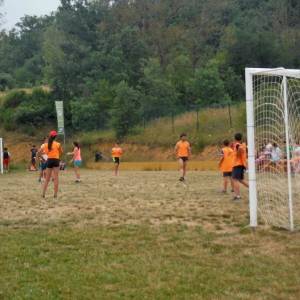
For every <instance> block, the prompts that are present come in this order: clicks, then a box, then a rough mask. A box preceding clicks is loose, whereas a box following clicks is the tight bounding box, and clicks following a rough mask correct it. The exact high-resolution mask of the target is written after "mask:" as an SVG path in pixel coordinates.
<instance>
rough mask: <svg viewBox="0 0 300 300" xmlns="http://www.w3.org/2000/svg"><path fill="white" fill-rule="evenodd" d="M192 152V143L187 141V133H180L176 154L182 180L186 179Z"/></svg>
mask: <svg viewBox="0 0 300 300" xmlns="http://www.w3.org/2000/svg"><path fill="white" fill-rule="evenodd" d="M191 154H192V150H191V145H190V143H189V142H188V141H187V135H186V134H185V133H182V134H181V135H180V140H179V141H178V142H177V143H176V146H175V155H176V157H177V158H178V160H179V164H180V171H181V177H180V179H179V180H180V181H184V180H185V175H186V169H187V161H188V160H189V157H190V156H191Z"/></svg>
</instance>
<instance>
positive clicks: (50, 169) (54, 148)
mask: <svg viewBox="0 0 300 300" xmlns="http://www.w3.org/2000/svg"><path fill="white" fill-rule="evenodd" d="M56 137H57V132H56V131H54V130H53V131H51V132H50V135H49V139H48V143H45V144H43V146H42V149H41V150H42V151H43V152H44V153H45V154H46V155H47V157H48V160H47V170H46V180H45V183H44V187H43V198H45V196H46V191H47V188H48V185H49V182H50V180H51V177H52V176H53V180H54V198H57V193H58V173H59V163H60V156H61V155H62V153H63V150H62V147H61V145H60V143H58V142H56V141H55V139H56Z"/></svg>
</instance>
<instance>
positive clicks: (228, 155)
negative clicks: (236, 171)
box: [220, 147, 234, 172]
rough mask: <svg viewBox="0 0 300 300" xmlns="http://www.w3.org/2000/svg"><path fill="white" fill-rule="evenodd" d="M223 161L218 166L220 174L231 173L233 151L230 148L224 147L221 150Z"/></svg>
mask: <svg viewBox="0 0 300 300" xmlns="http://www.w3.org/2000/svg"><path fill="white" fill-rule="evenodd" d="M222 153H223V161H222V163H221V165H220V171H221V172H231V171H232V168H233V159H234V156H233V150H232V149H231V148H230V147H224V148H223V149H222Z"/></svg>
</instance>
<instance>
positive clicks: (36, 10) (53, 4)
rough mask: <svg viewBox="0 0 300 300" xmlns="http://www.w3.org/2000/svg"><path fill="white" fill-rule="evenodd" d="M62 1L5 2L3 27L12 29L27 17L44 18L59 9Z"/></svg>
mask: <svg viewBox="0 0 300 300" xmlns="http://www.w3.org/2000/svg"><path fill="white" fill-rule="evenodd" d="M59 4H60V0H4V5H3V6H2V7H1V11H2V12H4V13H5V16H4V21H5V23H4V24H3V27H4V28H5V29H12V28H13V27H14V25H15V24H16V23H17V22H19V21H20V18H22V17H24V16H25V15H36V16H42V15H46V14H49V13H50V12H51V11H54V10H56V9H57V7H58V6H59Z"/></svg>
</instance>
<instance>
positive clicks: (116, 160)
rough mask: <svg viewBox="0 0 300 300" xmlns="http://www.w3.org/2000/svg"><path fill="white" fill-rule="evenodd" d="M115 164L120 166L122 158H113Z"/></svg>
mask: <svg viewBox="0 0 300 300" xmlns="http://www.w3.org/2000/svg"><path fill="white" fill-rule="evenodd" d="M113 162H114V163H115V164H117V165H119V164H120V157H113Z"/></svg>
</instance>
